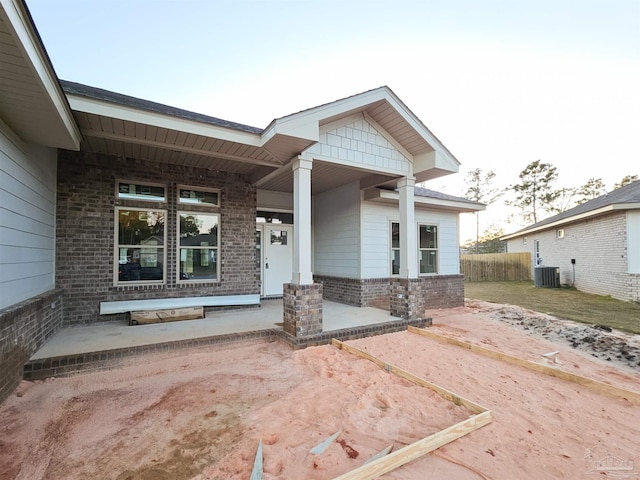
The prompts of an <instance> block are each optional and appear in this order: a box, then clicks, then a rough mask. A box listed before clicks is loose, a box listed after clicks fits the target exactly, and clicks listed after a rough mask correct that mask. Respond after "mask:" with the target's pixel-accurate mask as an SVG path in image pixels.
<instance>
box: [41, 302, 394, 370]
mask: <svg viewBox="0 0 640 480" xmlns="http://www.w3.org/2000/svg"><path fill="white" fill-rule="evenodd" d="M395 320H399V319H398V318H397V317H392V316H391V315H390V314H389V312H388V311H385V310H379V309H376V308H370V307H365V308H358V307H352V306H349V305H343V304H340V303H335V302H329V301H326V300H325V301H324V302H323V332H325V333H326V332H331V331H334V330H342V329H348V328H354V327H362V326H366V325H377V324H382V323H386V322H393V321H395ZM281 322H282V299H278V300H263V301H262V306H261V307H260V308H259V309H254V310H246V311H239V312H221V313H213V314H209V315H207V317H206V318H203V319H200V320H183V321H178V322H167V323H156V324H151V325H134V326H129V325H126V324H122V323H109V324H101V325H95V326H88V327H73V328H65V329H63V330H61V331H59V332H58V333H57V334H56V335H54V336H53V337H52V338H50V339H49V340H48V341H47V343H45V345H44V346H43V347H42V348H41V349H40V350H38V351H37V352H36V353H35V354H34V355H33V356H32V357H31V359H30V361H34V360H41V359H46V358H53V357H63V356H70V355H77V354H83V353H91V352H100V351H106V350H114V349H120V348H129V347H139V346H142V345H153V344H160V343H165V342H174V341H181V340H191V339H196V338H205V337H212V336H217V335H227V334H233V333H241V332H255V331H260V330H269V329H278V328H279V329H282V326H281ZM278 323H280V325H278Z"/></svg>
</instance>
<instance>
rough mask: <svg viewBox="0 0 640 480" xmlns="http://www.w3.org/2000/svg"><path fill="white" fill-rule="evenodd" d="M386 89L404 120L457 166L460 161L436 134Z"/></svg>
mask: <svg viewBox="0 0 640 480" xmlns="http://www.w3.org/2000/svg"><path fill="white" fill-rule="evenodd" d="M386 91H387V94H388V96H389V97H390V98H392V99H393V102H390V103H391V104H392V105H393V106H394V107H395V109H396V110H398V111H399V112H401V114H402V116H403V117H404V118H405V120H407V122H409V124H410V125H411V127H412V128H413V129H414V130H415V131H417V132H419V133H420V134H421V135H422V137H423V138H424V139H425V140H426V141H427V143H428V144H429V145H431V147H432V148H433V149H434V150H436V151H439V152H440V154H441V155H442V156H443V157H445V158H446V159H447V161H449V162H452V163H454V164H455V165H457V166H459V165H460V162H459V161H458V159H457V158H456V157H454V156H453V154H451V152H449V150H447V148H446V147H445V146H444V145H443V144H442V143H441V142H440V140H438V139H437V138H436V136H435V135H434V134H433V133H431V131H430V130H429V129H428V128H427V127H426V126H425V125H424V124H423V123H422V122H421V121H420V120H419V119H418V118H417V117H416V116H415V115H414V114H413V112H412V111H411V110H409V109H408V108H407V106H406V105H405V104H404V103H402V101H401V100H400V99H399V98H398V97H396V96H395V94H394V93H393V92H392V91H390V90H389V89H386ZM456 171H457V170H456Z"/></svg>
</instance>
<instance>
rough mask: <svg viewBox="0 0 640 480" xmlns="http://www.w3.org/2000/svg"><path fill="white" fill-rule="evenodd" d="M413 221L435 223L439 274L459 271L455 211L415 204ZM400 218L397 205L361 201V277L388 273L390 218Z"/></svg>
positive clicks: (394, 220) (396, 219) (385, 275)
mask: <svg viewBox="0 0 640 480" xmlns="http://www.w3.org/2000/svg"><path fill="white" fill-rule="evenodd" d="M415 218H416V224H426V225H437V226H438V242H439V245H438V274H439V275H455V274H459V273H460V256H459V255H460V253H459V249H458V214H457V213H455V212H446V211H439V210H427V209H422V208H417V209H416V211H415ZM398 221H399V211H398V207H397V206H393V205H383V204H378V203H374V202H363V203H362V278H381V277H388V276H390V275H391V272H390V263H391V244H390V242H391V237H390V228H391V227H390V224H391V222H398Z"/></svg>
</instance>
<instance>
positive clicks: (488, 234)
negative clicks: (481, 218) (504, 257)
mask: <svg viewBox="0 0 640 480" xmlns="http://www.w3.org/2000/svg"><path fill="white" fill-rule="evenodd" d="M503 235H504V230H503V229H502V227H497V226H496V225H491V226H490V227H489V228H487V229H486V230H485V231H484V232H482V235H481V236H480V238H479V239H478V240H477V241H475V242H474V241H473V240H467V242H466V243H465V244H464V245H463V248H465V249H466V250H467V251H473V252H474V253H504V252H506V250H507V242H504V241H502V240H500V237H502V236H503Z"/></svg>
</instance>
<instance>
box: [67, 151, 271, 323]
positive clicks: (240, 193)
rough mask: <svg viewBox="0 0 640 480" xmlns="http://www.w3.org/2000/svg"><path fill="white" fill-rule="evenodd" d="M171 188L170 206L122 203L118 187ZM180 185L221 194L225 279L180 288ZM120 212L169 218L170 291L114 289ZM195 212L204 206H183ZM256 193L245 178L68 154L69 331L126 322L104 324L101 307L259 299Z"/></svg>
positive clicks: (122, 317) (221, 255) (221, 256)
mask: <svg viewBox="0 0 640 480" xmlns="http://www.w3.org/2000/svg"><path fill="white" fill-rule="evenodd" d="M117 180H129V181H132V182H136V181H137V182H151V183H158V184H162V185H165V192H166V202H164V203H161V204H157V203H152V202H144V201H132V200H126V201H124V200H117V199H116V181H117ZM177 185H188V186H193V187H205V188H216V189H220V207H219V209H217V210H216V211H217V212H218V213H220V245H219V261H220V263H221V264H220V279H219V281H218V282H211V283H203V284H197V285H178V284H177V281H176V270H177V249H176V242H177V240H176V237H177V232H176V229H177V213H176V212H177V210H178V206H177V198H176V197H177ZM117 205H123V206H130V207H142V208H151V209H153V208H158V209H166V210H167V218H166V224H167V237H166V241H165V244H166V245H165V248H166V253H167V262H166V266H165V268H166V283H165V284H164V285H144V286H114V278H113V271H114V261H116V260H115V259H114V235H115V213H114V209H115V207H116V206H117ZM180 209H181V210H182V209H184V210H189V211H195V210H198V208H197V206H188V207H185V206H184V205H183V206H180ZM255 218H256V190H255V187H253V186H252V185H251V183H250V181H249V180H248V179H247V178H246V177H244V176H243V175H239V174H232V173H226V172H216V171H210V170H206V169H199V168H194V167H187V166H182V165H174V164H164V163H156V162H149V161H145V160H139V159H131V158H123V157H115V156H108V155H100V154H92V153H86V152H71V151H66V150H61V151H60V152H59V157H58V197H57V222H56V223H57V224H56V228H57V244H56V286H57V287H58V288H61V289H62V290H63V292H64V305H65V311H64V325H65V326H71V325H88V324H93V323H96V322H102V321H109V320H125V319H126V314H119V315H108V316H99V314H98V312H99V304H100V302H102V301H114V300H138V299H151V298H172V297H184V296H189V297H191V296H209V295H238V294H256V293H260V283H259V282H260V274H259V271H258V268H257V266H256V261H255V255H256V249H255Z"/></svg>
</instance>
